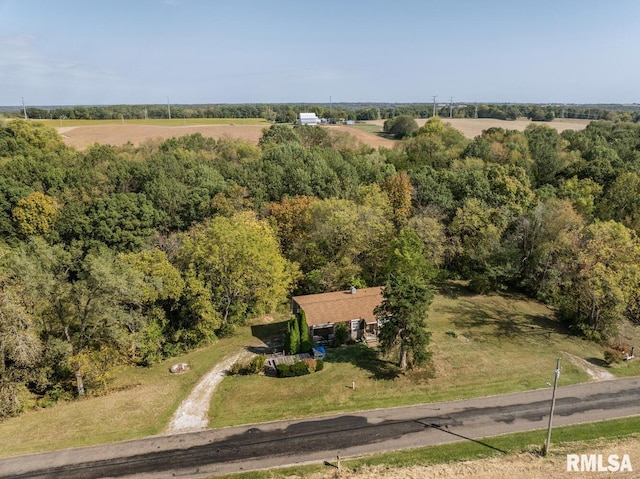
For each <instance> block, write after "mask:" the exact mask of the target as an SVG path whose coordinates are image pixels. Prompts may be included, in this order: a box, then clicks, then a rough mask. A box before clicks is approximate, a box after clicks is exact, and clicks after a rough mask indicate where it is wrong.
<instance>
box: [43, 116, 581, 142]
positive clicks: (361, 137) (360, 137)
mask: <svg viewBox="0 0 640 479" xmlns="http://www.w3.org/2000/svg"><path fill="white" fill-rule="evenodd" d="M417 121H418V124H419V125H423V124H424V123H425V122H426V120H424V119H420V120H417ZM443 121H444V122H446V123H450V124H451V125H452V126H453V127H454V128H456V129H458V130H460V131H461V132H462V133H463V134H464V135H465V136H466V137H467V138H474V137H476V136H477V135H480V134H481V133H482V131H484V130H486V129H488V128H491V127H500V128H505V129H510V130H520V131H523V130H524V129H525V128H526V127H527V126H528V125H529V124H531V121H529V120H525V119H519V120H515V121H504V120H493V119H486V118H482V119H471V118H453V119H448V118H444V119H443ZM383 123H384V120H377V121H370V122H367V124H368V125H369V128H368V129H361V128H358V127H357V126H343V125H331V126H323V127H322V128H327V129H329V131H330V132H336V133H338V132H341V133H347V134H349V135H350V136H352V137H353V138H354V140H355V141H356V142H359V143H363V144H365V145H368V146H371V147H373V148H378V147H380V146H382V147H385V148H393V146H394V145H395V144H396V143H397V141H395V140H392V139H389V138H385V137H383V136H381V135H380V134H379V133H381V132H382V125H383ZM542 124H544V125H548V126H551V127H553V128H556V129H557V130H558V131H560V132H562V131H564V130H569V129H570V130H582V129H584V128H585V127H586V126H587V125H588V124H589V120H554V121H552V122H550V123H542ZM268 126H269V125H268V124H264V123H263V124H257V125H256V124H232V123H230V124H215V125H211V124H202V125H198V124H189V125H179V126H170V125H141V124H124V125H115V124H87V125H83V124H82V123H79V124H78V125H77V126H76V125H74V126H61V127H57V128H56V129H57V130H58V132H59V133H60V134H61V135H62V137H63V139H64V142H65V143H66V144H67V145H69V146H73V147H75V148H77V149H79V150H84V149H86V148H87V147H88V146H90V145H92V144H94V143H100V144H108V145H113V146H120V145H124V144H126V143H128V142H131V143H132V144H133V145H135V146H139V145H140V144H142V143H144V142H145V141H148V140H154V139H160V140H165V139H168V138H173V137H178V136H184V135H190V134H193V133H201V134H202V135H204V136H207V137H212V138H216V139H218V138H225V137H227V138H239V139H242V140H246V141H250V142H252V143H255V144H257V143H258V140H259V139H260V136H261V135H262V130H263V129H264V128H268ZM371 126H374V127H379V131H378V130H377V129H376V128H373V129H372V128H371Z"/></svg>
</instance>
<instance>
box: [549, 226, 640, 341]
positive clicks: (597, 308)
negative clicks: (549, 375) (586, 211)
mask: <svg viewBox="0 0 640 479" xmlns="http://www.w3.org/2000/svg"><path fill="white" fill-rule="evenodd" d="M577 246H578V247H577V249H576V250H575V251H574V254H573V256H569V257H567V258H566V259H565V261H564V262H563V263H561V265H560V267H561V270H560V271H561V276H560V277H559V281H558V283H557V289H556V294H555V297H554V300H555V303H556V304H557V305H558V308H559V310H560V315H561V317H563V318H564V319H565V320H566V321H567V322H568V323H569V324H570V325H571V326H572V327H573V328H574V329H575V330H576V331H578V332H580V333H581V334H583V335H585V336H586V337H588V338H591V339H596V340H606V339H608V338H609V337H611V336H612V335H614V334H615V333H616V332H617V330H618V325H619V324H620V321H621V320H622V318H623V317H624V314H625V313H626V310H627V305H628V304H629V303H630V301H631V300H632V299H633V297H634V295H635V292H636V290H637V289H638V286H639V283H640V281H639V278H640V245H639V244H638V240H637V237H636V236H635V234H634V233H633V231H631V230H629V229H628V228H626V227H625V226H623V225H622V224H620V223H616V222H615V221H608V222H606V223H594V224H592V225H589V226H587V227H585V228H584V229H583V231H582V235H581V241H580V244H579V245H577Z"/></svg>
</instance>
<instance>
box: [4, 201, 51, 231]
mask: <svg viewBox="0 0 640 479" xmlns="http://www.w3.org/2000/svg"><path fill="white" fill-rule="evenodd" d="M58 209H59V206H58V203H57V202H56V200H55V199H54V198H52V197H51V196H47V195H45V194H44V193H41V192H39V191H35V192H33V193H31V194H30V195H29V196H27V197H25V198H22V199H21V200H20V201H18V203H17V204H16V206H15V208H13V211H12V215H13V220H14V221H15V222H16V226H17V229H18V231H19V232H20V233H22V234H23V235H33V234H45V233H47V232H48V231H49V229H50V228H51V226H52V225H53V222H54V221H55V217H56V214H57V212H58Z"/></svg>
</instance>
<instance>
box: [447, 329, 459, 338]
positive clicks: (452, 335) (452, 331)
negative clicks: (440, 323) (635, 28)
mask: <svg viewBox="0 0 640 479" xmlns="http://www.w3.org/2000/svg"><path fill="white" fill-rule="evenodd" d="M447 334H448V335H449V336H451V337H452V338H457V337H458V333H456V332H455V331H454V330H453V329H450V330H449V331H447Z"/></svg>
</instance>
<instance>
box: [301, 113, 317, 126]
mask: <svg viewBox="0 0 640 479" xmlns="http://www.w3.org/2000/svg"><path fill="white" fill-rule="evenodd" d="M298 122H299V123H300V124H301V125H319V124H320V118H318V116H317V115H316V114H315V113H299V114H298Z"/></svg>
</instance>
